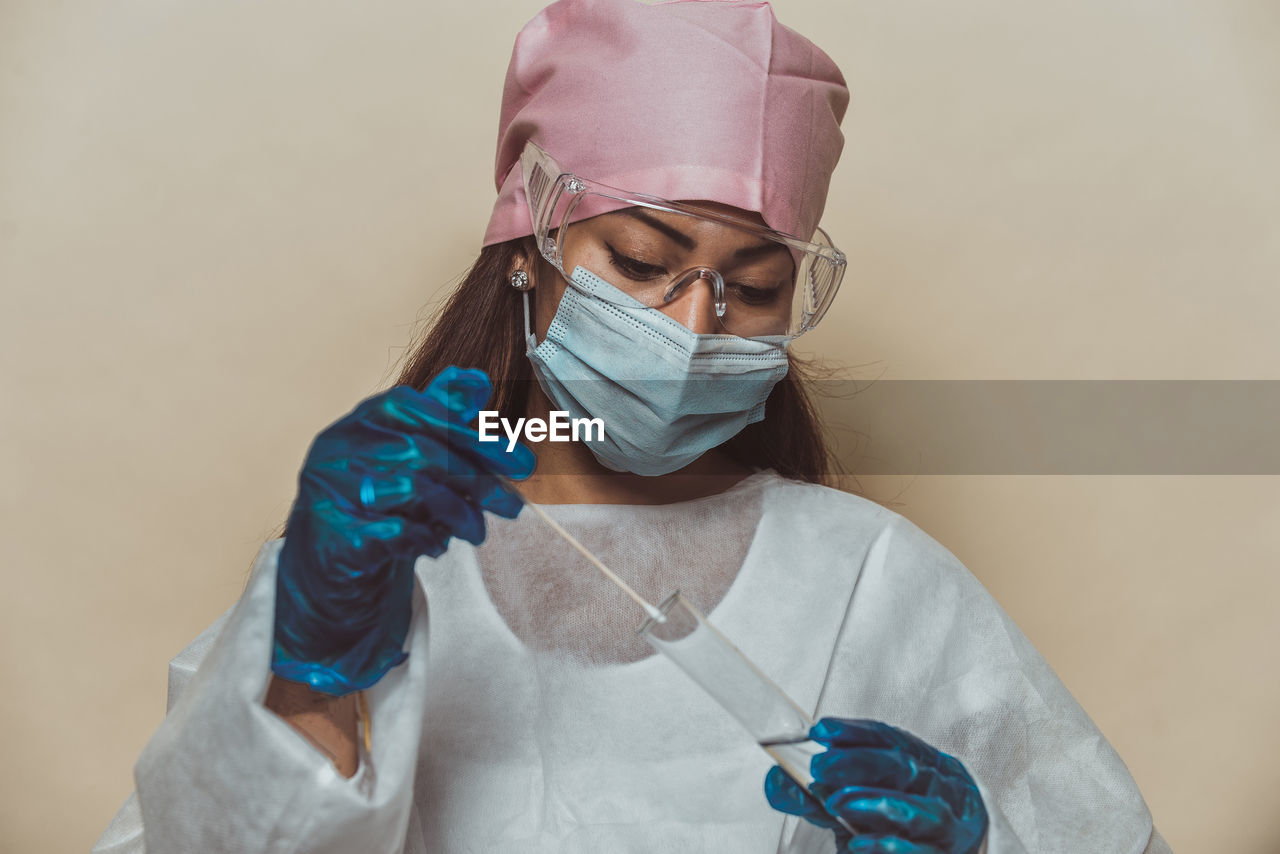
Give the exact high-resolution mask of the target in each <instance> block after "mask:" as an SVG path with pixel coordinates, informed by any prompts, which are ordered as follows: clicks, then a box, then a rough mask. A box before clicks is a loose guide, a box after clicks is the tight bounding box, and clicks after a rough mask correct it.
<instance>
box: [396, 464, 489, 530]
mask: <svg viewBox="0 0 1280 854" xmlns="http://www.w3.org/2000/svg"><path fill="white" fill-rule="evenodd" d="M455 486H456V485H455V484H454V483H452V482H449V483H436V482H435V481H433V480H431V479H429V478H425V477H419V478H415V482H414V494H413V496H412V498H410V499H409V500H408V501H407V502H405V503H404V504H403V505H402V506H401V507H399V508H398V510H397V515H401V516H404V517H405V518H406V519H408V520H409V521H410V524H411V527H413V528H418V529H420V528H426V529H429V530H431V531H432V532H433V534H434V535H435V536H441V537H442V540H441V542H442V543H443V542H447V541H448V538H449V536H450V535H452V536H455V537H458V538H459V539H462V540H466V541H467V542H469V543H471V544H472V545H479V544H480V543H482V542H484V516H483V515H482V513H481V511H480V508H479V507H478V506H477V505H476V504H474V503H472V501H471V500H469V497H467V496H463V495H460V494H459V493H458V492H457V491H456V489H455ZM419 533H420V532H419Z"/></svg>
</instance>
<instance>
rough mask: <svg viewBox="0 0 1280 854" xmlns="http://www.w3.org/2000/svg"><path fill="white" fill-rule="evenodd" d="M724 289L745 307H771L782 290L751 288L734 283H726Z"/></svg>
mask: <svg viewBox="0 0 1280 854" xmlns="http://www.w3.org/2000/svg"><path fill="white" fill-rule="evenodd" d="M725 288H726V289H727V290H728V291H729V293H730V294H732V295H733V298H734V299H736V300H737V301H738V302H741V303H745V304H746V305H771V304H772V303H774V302H777V300H778V297H779V295H780V294H781V293H782V288H753V287H751V286H750V285H742V284H738V283H736V282H726V283H725Z"/></svg>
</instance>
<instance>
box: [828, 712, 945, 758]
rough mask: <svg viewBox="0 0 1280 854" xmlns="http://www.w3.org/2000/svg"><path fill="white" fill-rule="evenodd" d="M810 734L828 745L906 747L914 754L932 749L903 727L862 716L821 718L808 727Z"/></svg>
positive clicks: (898, 748)
mask: <svg viewBox="0 0 1280 854" xmlns="http://www.w3.org/2000/svg"><path fill="white" fill-rule="evenodd" d="M809 737H810V738H812V739H813V740H814V741H817V742H820V743H821V744H825V745H827V746H829V747H879V748H888V749H890V750H906V751H908V752H910V753H911V754H912V755H913V756H914V755H915V754H916V752H917V751H919V750H920V748H924V751H926V752H927V751H931V750H933V748H932V747H929V745H927V744H925V743H924V742H923V741H921V740H920V739H918V738H916V737H915V736H914V735H912V734H911V733H909V732H907V731H905V730H900V729H898V728H897V727H893V726H889V724H887V723H884V722H883V721H874V720H867V719H865V718H822V719H821V720H819V721H818V722H817V723H816V724H814V725H813V727H812V728H811V729H810V730H809Z"/></svg>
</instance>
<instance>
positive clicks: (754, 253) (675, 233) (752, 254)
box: [620, 207, 787, 261]
mask: <svg viewBox="0 0 1280 854" xmlns="http://www.w3.org/2000/svg"><path fill="white" fill-rule="evenodd" d="M620 213H624V214H626V215H627V216H629V217H631V218H632V219H637V220H639V221H640V222H642V223H644V224H645V225H647V226H649V227H650V228H652V229H654V230H655V231H660V232H662V233H663V234H665V235H666V236H667V237H669V238H671V239H672V240H673V241H675V242H676V243H677V244H679V245H680V247H681V248H683V249H697V248H698V241H696V240H694V239H693V238H692V237H690V236H689V235H687V234H685V233H684V232H683V231H681V230H680V229H678V228H674V227H672V226H670V225H667V224H666V223H665V222H663V221H662V220H660V219H658V218H657V217H655V216H652V215H650V214H648V213H646V212H645V211H644V210H643V209H641V208H638V207H632V208H623V209H622V210H621V211H620ZM786 248H787V247H785V246H783V245H782V244H781V243H775V242H773V241H772V240H767V241H765V242H764V243H760V244H758V245H756V246H747V247H744V248H742V249H738V250H735V251H734V253H733V258H734V260H735V261H741V260H744V259H749V258H756V257H759V256H761V255H768V254H770V253H772V252H777V251H779V250H785V249H786Z"/></svg>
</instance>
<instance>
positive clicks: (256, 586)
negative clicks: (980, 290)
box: [96, 0, 1167, 854]
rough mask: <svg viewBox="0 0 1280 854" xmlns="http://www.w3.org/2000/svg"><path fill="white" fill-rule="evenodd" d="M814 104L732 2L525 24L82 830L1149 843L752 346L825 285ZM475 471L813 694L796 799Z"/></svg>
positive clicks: (949, 585)
mask: <svg viewBox="0 0 1280 854" xmlns="http://www.w3.org/2000/svg"><path fill="white" fill-rule="evenodd" d="M847 99H848V94H847V90H846V88H845V86H844V81H843V79H842V78H841V75H840V73H839V71H838V69H836V67H835V66H834V65H833V64H832V63H831V61H830V59H829V58H827V57H826V56H825V55H824V54H823V53H822V52H821V51H820V50H818V49H817V48H816V47H815V46H814V45H812V44H811V43H810V42H808V41H807V40H805V39H804V38H802V37H801V36H799V35H797V34H796V33H794V32H792V31H790V30H787V29H786V28H785V27H782V26H780V25H779V24H778V23H777V22H776V21H775V20H774V18H773V15H772V11H771V10H770V8H769V7H768V5H767V4H764V3H748V2H735V0H701V1H700V2H699V0H686V2H677V3H671V4H663V5H659V6H646V5H643V4H640V3H637V2H634V0H564V2H561V3H557V4H555V5H553V6H551V7H549V8H548V9H546V10H544V11H543V12H542V13H541V14H540V15H539V16H538V17H537V18H535V19H534V20H533V21H532V22H531V23H530V24H529V25H528V26H526V28H525V29H524V30H523V31H522V32H521V34H520V37H519V38H518V40H517V43H516V47H515V51H514V54H513V58H512V63H511V68H510V71H509V73H508V78H507V85H506V88H505V91H504V98H503V110H502V117H501V126H500V133H499V148H498V157H497V176H496V177H497V183H498V190H499V194H498V200H497V203H496V204H495V207H494V212H493V215H492V217H491V219H490V222H489V225H488V229H487V231H486V235H485V240H484V243H485V248H484V249H483V250H482V253H481V256H480V258H479V260H478V261H477V262H476V264H475V266H474V267H473V269H472V270H471V272H470V274H469V275H468V276H467V278H466V279H465V280H464V281H463V282H462V284H461V285H460V286H459V288H458V290H457V292H456V293H455V294H454V295H453V297H452V298H451V300H450V301H449V303H448V304H447V305H446V307H445V308H444V310H443V311H442V313H441V316H440V317H439V319H438V321H437V323H436V325H435V328H434V329H433V331H432V333H431V334H430V335H429V336H428V337H427V339H426V341H425V342H424V344H423V345H422V346H421V348H420V349H419V350H418V351H417V352H416V353H415V354H414V356H413V358H412V359H411V360H410V363H409V365H408V367H407V368H406V370H405V372H404V375H403V376H402V377H401V385H399V386H397V387H396V388H394V389H392V390H390V391H389V392H387V393H385V394H382V395H378V396H375V397H374V398H371V399H370V400H368V401H365V402H364V403H362V404H361V405H360V406H358V407H357V408H356V409H355V410H353V412H352V413H350V414H349V415H348V416H346V417H344V418H343V419H341V420H339V421H338V422H336V423H335V424H333V425H331V426H330V427H329V428H327V429H326V430H325V431H323V432H322V433H321V434H320V436H319V437H318V438H317V440H316V442H315V443H314V444H313V446H312V448H311V450H310V452H309V454H308V457H307V460H306V462H305V464H304V466H303V470H302V474H301V477H300V479H299V495H298V499H297V501H296V502H295V504H294V508H293V512H292V513H291V515H290V519H289V522H288V525H287V531H286V534H287V536H286V537H285V538H284V539H283V540H275V541H272V542H269V543H267V544H266V545H264V546H263V548H262V550H261V552H260V553H259V557H258V560H257V562H256V564H255V567H254V573H253V576H252V578H251V580H250V582H249V585H248V587H247V589H246V591H245V593H244V595H243V596H242V598H241V600H240V602H239V603H238V604H237V606H236V607H235V608H233V609H232V610H231V611H230V612H228V614H227V615H226V616H225V617H224V618H222V619H221V620H219V621H218V623H216V624H215V625H214V626H213V627H211V628H210V629H209V630H208V631H206V632H205V633H204V634H203V635H202V636H201V637H200V638H198V639H197V640H196V641H195V642H194V643H193V644H192V645H191V647H189V648H188V649H187V650H185V651H184V652H183V653H182V655H180V656H179V658H178V659H176V660H175V662H174V666H173V672H172V676H171V709H170V713H169V715H168V717H167V718H166V720H165V722H164V724H163V725H162V726H161V728H160V730H159V732H157V734H156V736H155V737H154V738H153V739H152V741H151V742H150V744H149V745H148V746H147V748H146V750H145V751H144V753H143V755H142V757H141V759H140V760H139V763H138V765H137V768H136V778H137V784H138V791H137V795H136V797H135V798H131V799H130V801H129V802H128V803H127V804H126V805H125V807H124V809H122V810H121V813H120V814H119V815H118V816H117V818H116V820H115V822H113V824H112V826H111V827H110V828H108V831H107V833H106V834H105V835H104V837H103V839H102V840H101V841H100V842H99V846H98V848H97V849H96V850H99V851H103V852H106V851H141V850H144V846H145V850H147V851H150V852H153V854H154V852H159V851H257V850H264V851H265V850H273V851H274V850H281V851H283V850H288V851H308V852H311V851H316V852H350V851H358V852H400V851H403V852H427V851H432V852H434V851H447V852H453V851H521V852H525V851H637V852H638V851H661V850H679V851H724V852H749V851H760V852H771V851H774V850H784V851H789V852H800V851H824V850H833V849H834V848H839V850H844V851H876V852H884V854H889V852H917V854H923V853H925V852H927V854H938V852H956V854H973V852H976V851H979V850H986V851H988V852H992V854H995V852H1017V851H1072V852H1077V851H1108V852H1110V851H1117V852H1119V851H1125V852H1135V854H1136V852H1142V851H1153V852H1154V851H1164V850H1167V848H1166V846H1164V844H1163V841H1162V840H1161V839H1160V837H1159V834H1158V833H1156V832H1155V831H1154V830H1153V828H1152V826H1151V819H1150V814H1149V812H1148V811H1147V809H1146V806H1145V804H1144V803H1143V801H1142V798H1141V795H1140V794H1139V793H1138V791H1137V788H1136V786H1135V785H1134V783H1133V781H1132V779H1131V778H1130V777H1129V775H1128V773H1127V771H1126V770H1125V768H1124V766H1123V764H1122V763H1121V762H1120V760H1119V758H1118V757H1117V756H1116V755H1115V753H1114V751H1112V750H1111V748H1110V747H1109V745H1107V744H1106V742H1105V740H1104V739H1102V737H1101V736H1100V734H1099V733H1098V732H1097V730H1096V728H1094V726H1093V725H1092V723H1091V722H1090V721H1089V719H1088V717H1087V716H1086V715H1085V714H1084V712H1083V710H1081V709H1080V708H1079V707H1078V706H1077V705H1076V704H1075V703H1074V702H1073V701H1072V699H1071V697H1070V695H1069V694H1068V693H1067V692H1066V690H1065V688H1063V687H1062V685H1061V684H1060V683H1059V682H1058V680H1057V679H1056V677H1055V676H1054V675H1053V673H1052V671H1051V670H1050V669H1049V668H1048V666H1047V665H1046V664H1045V663H1044V661H1043V660H1042V659H1041V658H1040V657H1039V655H1037V654H1036V652H1035V650H1034V649H1033V648H1032V647H1031V646H1030V645H1029V644H1028V642H1027V641H1026V639H1025V638H1024V637H1023V636H1022V635H1021V633H1020V632H1018V630H1017V628H1016V627H1015V626H1013V625H1012V623H1011V622H1010V621H1009V619H1008V618H1007V617H1006V616H1005V615H1004V614H1003V612H1002V611H1001V610H1000V608H999V607H998V606H997V605H996V604H995V603H994V602H993V601H992V600H991V599H990V597H989V596H988V595H987V594H986V592H985V591H984V590H983V589H982V587H981V585H979V584H978V583H977V581H976V580H975V579H973V577H972V576H971V575H970V574H969V573H968V572H967V571H966V570H965V569H964V567H963V566H961V565H960V564H959V563H958V561H956V560H955V558H954V557H953V556H952V555H950V554H949V553H948V552H946V550H945V549H943V548H942V547H941V546H939V545H938V544H937V543H935V542H934V541H933V540H931V539H930V538H929V537H928V536H927V535H925V534H924V533H923V532H921V531H920V530H919V529H917V528H915V527H914V526H913V525H911V524H910V523H909V522H907V521H906V520H905V519H903V518H902V517H900V516H897V515H896V514H894V513H892V512H890V511H887V510H885V509H883V508H881V507H878V506H876V505H874V504H872V503H871V502H868V501H865V500H862V499H859V498H857V497H854V496H850V495H846V494H844V493H841V492H838V491H836V490H832V489H829V488H827V487H825V486H822V485H821V480H822V478H823V475H824V473H825V472H826V471H827V467H826V459H825V452H824V450H823V445H822V439H821V433H820V431H819V429H818V425H817V422H816V420H815V417H814V414H813V412H812V410H811V409H810V408H809V405H808V403H807V402H806V398H805V394H804V388H803V384H802V382H801V380H800V377H799V375H798V373H797V366H796V365H795V364H794V363H793V362H792V360H791V359H790V357H789V355H788V352H787V345H788V344H789V342H790V341H791V340H793V339H794V338H795V337H796V336H797V335H799V334H803V333H804V332H806V331H807V330H808V329H811V328H812V327H813V326H814V325H815V324H816V323H818V322H819V321H820V320H821V319H822V315H823V313H824V312H825V310H826V308H827V306H828V305H829V304H830V301H831V299H832V298H833V297H834V295H835V292H836V289H837V287H838V285H839V281H840V277H841V275H842V273H843V256H842V255H840V253H839V252H838V251H837V250H835V249H834V248H833V247H832V246H831V245H830V243H829V242H828V241H827V240H826V239H825V235H824V234H823V233H822V232H821V231H820V230H819V229H818V220H819V218H820V215H821V212H822V209H823V206H824V203H825V197H826V191H827V185H828V181H829V178H830V175H831V171H832V169H833V168H834V166H835V163H836V160H837V158H838V157H839V153H840V149H841V147H842V142H843V139H842V136H841V134H840V130H839V123H840V120H841V118H842V117H843V114H844V110H845V107H846V104H847ZM452 366H464V367H465V368H466V369H467V370H460V369H458V368H456V367H452ZM490 378H491V379H492V381H493V388H492V396H490V387H489V383H490ZM486 408H488V409H490V410H493V411H496V412H497V413H498V414H499V415H501V416H502V417H503V418H505V419H507V420H508V421H509V422H514V421H516V420H517V419H520V418H525V419H533V418H542V419H549V418H550V417H551V414H552V413H553V412H555V411H561V412H565V413H568V415H569V416H570V417H572V418H574V419H582V420H584V421H585V420H589V419H598V420H599V421H600V422H601V424H602V426H603V435H600V434H598V433H597V434H594V435H590V436H589V437H579V438H578V439H577V440H575V441H568V442H549V441H544V442H538V443H537V444H536V445H534V446H533V447H534V452H533V453H531V450H530V447H526V446H524V445H521V444H519V443H516V442H514V441H511V442H508V441H506V440H505V439H504V440H499V441H495V442H489V441H484V440H482V437H481V436H480V435H479V433H478V426H477V425H476V423H475V422H476V419H477V416H478V415H479V414H480V412H481V411H482V410H484V409H486ZM530 444H532V442H531V443H530ZM534 453H536V458H537V466H536V471H532V472H531V470H532V469H533V456H534ZM508 479H517V480H519V479H524V482H523V483H522V485H520V487H519V490H520V494H521V495H523V497H524V499H526V500H529V501H534V502H538V503H540V504H546V505H549V511H550V512H551V513H552V514H553V515H554V516H556V517H557V519H558V521H559V523H560V524H562V525H563V526H564V527H565V528H567V529H569V530H571V531H573V532H574V534H575V535H576V536H578V538H579V539H580V540H582V541H583V542H584V543H585V544H586V545H587V546H588V547H590V548H591V549H592V550H593V551H595V552H596V553H597V554H598V555H600V556H601V557H602V558H603V559H604V561H605V562H606V563H607V564H609V565H610V566H612V567H613V568H614V569H615V570H616V571H618V572H619V574H621V575H622V576H623V577H624V578H626V579H627V581H628V582H629V583H630V584H631V585H632V586H633V587H634V588H636V590H637V591H639V592H640V593H641V594H642V595H644V596H645V597H646V598H647V599H649V600H650V601H656V600H657V599H659V598H660V597H662V596H663V595H665V594H666V593H669V592H671V590H673V589H680V590H682V591H684V592H685V593H686V594H687V595H689V596H690V598H692V599H693V600H694V601H695V602H697V603H699V604H700V605H702V607H703V608H704V609H708V610H710V611H711V616H712V620H713V622H714V623H715V624H716V625H717V626H718V627H719V628H720V629H721V630H722V631H723V632H724V633H725V634H726V635H728V636H729V637H730V638H731V639H732V640H733V641H734V642H735V643H737V644H738V645H739V646H740V647H741V649H742V650H743V651H744V652H745V653H746V654H747V655H748V656H749V657H750V658H751V659H752V660H753V661H755V662H756V663H757V664H759V666H760V667H761V669H762V670H764V671H765V672H766V673H769V674H770V675H772V676H773V677H774V678H775V679H776V680H777V681H778V682H779V683H780V684H781V686H782V687H783V688H784V690H786V691H787V692H788V693H789V694H790V695H791V696H792V697H794V698H795V699H796V700H797V701H798V702H799V703H800V704H801V705H802V706H804V707H805V708H806V709H808V710H809V711H811V712H813V713H814V714H815V717H818V716H821V717H822V718H823V719H822V721H820V723H819V724H818V726H817V727H815V729H814V731H813V733H812V735H813V737H814V738H815V739H816V740H817V741H819V742H821V743H822V744H823V745H824V746H825V747H826V750H825V751H824V752H823V753H822V754H821V755H820V756H818V757H816V758H815V760H814V763H813V773H814V777H815V785H814V786H813V789H812V792H805V791H803V790H802V789H800V788H799V787H798V786H797V785H795V784H794V783H793V782H791V781H790V779H789V778H787V777H786V776H785V775H783V774H781V773H780V772H779V771H778V770H776V769H773V770H771V769H770V768H769V764H770V763H769V761H768V759H767V757H765V755H764V754H763V753H762V752H761V751H760V750H759V749H758V748H757V747H756V746H755V745H753V744H751V743H750V741H749V740H747V739H745V738H744V737H743V736H742V734H741V733H740V732H739V731H738V730H736V729H735V728H734V725H733V724H732V723H731V722H730V721H729V720H728V719H727V718H726V716H725V714H724V712H723V711H721V710H720V709H718V708H717V707H716V706H715V705H714V704H712V703H711V702H710V701H709V700H707V699H706V698H705V697H703V696H702V695H701V694H699V692H698V689H697V688H696V687H695V686H693V685H692V684H691V683H689V682H688V680H687V679H685V678H684V677H683V676H682V675H681V674H680V673H678V672H676V671H675V670H674V668H673V667H672V666H671V665H670V664H669V663H667V662H666V661H665V660H664V659H658V658H654V657H652V656H651V655H649V654H648V650H647V648H645V647H644V646H643V644H642V643H641V642H640V641H638V640H636V639H635V637H634V636H633V635H631V634H630V632H631V631H633V628H634V626H635V625H636V624H637V623H638V620H639V617H640V616H641V615H640V613H639V611H638V610H637V609H636V608H635V607H634V606H633V605H632V604H631V603H630V601H629V600H627V599H626V598H624V597H622V596H621V595H620V594H619V593H618V591H617V590H616V589H615V588H613V587H611V586H609V585H608V584H607V583H605V582H603V581H601V579H600V578H599V576H598V575H596V574H595V572H594V570H592V569H591V568H590V567H588V566H586V565H584V564H582V563H581V561H579V560H577V559H576V558H575V557H574V553H573V552H572V551H570V550H568V549H567V547H566V546H565V545H564V544H563V543H562V542H561V541H560V540H558V539H557V538H556V537H555V535H554V534H553V533H552V532H551V530H550V528H548V527H546V526H545V525H543V524H542V523H541V522H540V521H539V520H538V519H537V518H535V517H534V516H533V515H532V514H530V513H524V514H520V515H517V513H518V511H519V509H520V506H521V498H520V497H519V496H518V495H517V494H516V493H515V492H514V489H515V487H512V486H510V483H509V480H508ZM484 510H489V511H491V512H492V514H494V515H490V516H488V517H484V516H483V511H484ZM486 525H487V529H486ZM486 533H487V535H488V536H487V538H486ZM451 539H452V540H453V542H452V544H451V543H450V540H451ZM459 541H462V542H459ZM482 543H483V544H482ZM468 544H470V545H468ZM481 544H482V545H481ZM421 555H426V556H427V559H419V556H421ZM762 781H763V788H764V790H765V791H764V792H763V793H762V792H761V788H762ZM770 807H773V809H770ZM784 813H790V814H794V815H799V816H802V817H803V818H804V819H806V821H803V822H800V821H796V820H795V819H794V818H785V816H784ZM851 831H852V832H851ZM780 839H781V842H780V841H779V840H780Z"/></svg>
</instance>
